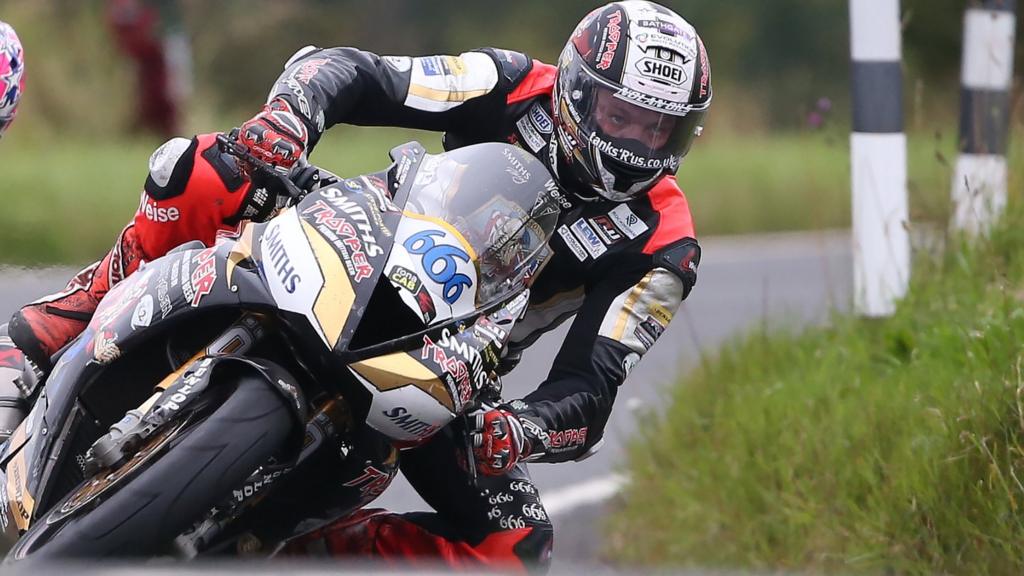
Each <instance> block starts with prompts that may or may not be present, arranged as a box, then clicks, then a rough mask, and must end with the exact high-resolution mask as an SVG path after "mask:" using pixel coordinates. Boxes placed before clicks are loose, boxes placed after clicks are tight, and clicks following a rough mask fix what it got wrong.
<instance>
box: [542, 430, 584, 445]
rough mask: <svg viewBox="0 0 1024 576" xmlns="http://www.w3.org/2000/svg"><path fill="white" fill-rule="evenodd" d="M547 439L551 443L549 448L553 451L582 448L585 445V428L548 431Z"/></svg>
mask: <svg viewBox="0 0 1024 576" xmlns="http://www.w3.org/2000/svg"><path fill="white" fill-rule="evenodd" d="M548 439H549V441H550V442H551V448H552V449H554V450H555V451H559V449H561V450H565V449H567V448H575V447H577V446H583V445H584V444H586V443H587V427H586V426H584V427H583V428H570V429H568V430H548Z"/></svg>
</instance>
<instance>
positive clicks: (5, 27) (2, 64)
mask: <svg viewBox="0 0 1024 576" xmlns="http://www.w3.org/2000/svg"><path fill="white" fill-rule="evenodd" d="M24 91H25V51H24V49H22V47H21V40H19V39H18V35H17V34H16V33H15V32H14V28H12V27H11V25H10V24H7V23H6V22H2V21H0V138H2V137H3V135H4V131H5V130H7V127H8V126H10V125H11V122H14V116H15V115H16V114H17V113H18V101H19V100H20V99H21V94H22V92H24Z"/></svg>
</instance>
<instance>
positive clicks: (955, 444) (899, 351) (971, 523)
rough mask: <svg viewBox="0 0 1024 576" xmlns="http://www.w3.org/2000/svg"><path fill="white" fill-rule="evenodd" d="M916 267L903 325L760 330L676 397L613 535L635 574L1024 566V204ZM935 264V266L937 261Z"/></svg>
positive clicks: (900, 319) (648, 444) (648, 442)
mask: <svg viewBox="0 0 1024 576" xmlns="http://www.w3.org/2000/svg"><path fill="white" fill-rule="evenodd" d="M1015 204H1016V206H1017V207H1016V209H1015V211H1014V212H1013V213H1011V214H1009V215H1008V216H1007V218H1006V222H1005V223H1004V225H1003V226H1002V228H1001V229H1000V230H999V231H998V232H997V233H996V234H994V235H993V237H992V239H991V240H990V241H983V242H980V243H978V245H977V246H975V247H970V248H968V247H964V246H956V247H951V248H950V249H948V250H947V253H946V254H945V255H944V256H942V257H937V258H936V259H935V260H932V261H924V260H922V259H921V258H918V262H917V264H916V266H915V271H914V272H915V275H914V278H913V281H912V286H911V289H910V293H909V296H908V297H907V298H906V300H905V301H904V302H903V303H902V304H901V305H900V306H899V309H898V311H897V312H896V314H895V315H894V316H893V317H892V318H890V319H886V320H882V321H869V320H863V319H857V318H853V317H847V316H836V317H835V318H833V321H832V322H831V325H830V327H827V328H816V329H809V330H807V331H805V332H803V333H800V334H794V333H792V332H787V331H779V332H772V331H768V332H765V331H764V330H763V329H762V330H761V331H758V332H756V333H753V334H750V335H748V336H746V337H744V338H742V339H740V340H738V341H735V342H732V343H731V344H729V345H727V346H726V347H725V348H724V349H723V350H722V351H721V352H720V354H719V355H718V356H717V357H715V358H713V359H708V360H706V361H705V362H703V363H702V365H701V366H700V367H699V368H698V369H697V370H696V371H695V372H694V373H693V374H691V375H690V376H688V377H686V378H685V379H684V380H683V381H682V382H681V383H680V384H679V385H678V386H677V387H675V388H674V389H673V390H672V396H671V398H670V399H666V402H665V405H666V406H667V409H666V410H665V412H664V413H663V414H661V415H659V416H657V417H654V418H653V419H652V420H651V421H650V423H649V425H647V426H646V427H645V428H644V429H643V430H642V432H641V434H640V435H639V437H638V438H637V439H636V440H635V441H634V443H633V444H632V446H631V449H630V455H629V465H628V471H629V473H630V474H631V475H632V478H633V481H632V484H631V485H630V486H629V487H628V489H627V490H626V492H625V494H624V499H623V505H622V508H621V510H620V511H619V512H618V513H617V514H616V515H615V516H614V517H613V518H612V519H611V521H610V522H609V524H608V527H609V534H610V536H609V543H610V549H611V552H610V555H611V556H612V557H614V558H616V559H617V560H620V561H622V562H623V563H626V564H627V565H631V566H632V565H635V564H643V565H651V564H654V565H674V566H678V565H698V566H704V567H727V568H754V569H781V570H799V571H805V570H806V571H812V572H818V571H824V572H829V573H834V572H855V573H856V572H869V573H894V572H895V573H922V574H925V573H928V574H931V573H946V574H1021V573H1024V510H1022V509H1021V507H1022V505H1024V468H1022V466H1024V376H1022V366H1024V349H1022V347H1021V343H1022V342H1024V291H1022V290H1021V287H1022V279H1024V212H1022V210H1021V207H1020V206H1019V204H1020V203H1019V202H1016V203H1015ZM925 260H926V259H925Z"/></svg>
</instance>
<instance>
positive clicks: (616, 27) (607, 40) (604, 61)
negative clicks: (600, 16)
mask: <svg viewBox="0 0 1024 576" xmlns="http://www.w3.org/2000/svg"><path fill="white" fill-rule="evenodd" d="M621 23H622V11H621V10H616V11H615V12H613V13H612V14H611V15H610V16H608V26H607V27H606V28H605V29H604V30H605V36H604V38H602V42H601V52H600V54H599V55H598V61H597V69H598V70H607V69H609V68H611V67H612V60H614V59H615V51H616V50H618V49H619V40H620V39H621V37H622V27H621V26H620V24H621Z"/></svg>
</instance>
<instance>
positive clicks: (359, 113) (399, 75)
mask: <svg viewBox="0 0 1024 576" xmlns="http://www.w3.org/2000/svg"><path fill="white" fill-rule="evenodd" d="M554 77H555V68H554V67H553V66H551V65H548V64H544V63H542V62H539V61H536V60H531V59H530V58H528V57H527V56H526V55H524V54H522V53H519V52H513V51H507V50H500V49H492V48H485V49H481V50H477V51H471V52H466V53H463V54H461V55H459V56H426V57H416V58H413V57H406V56H383V57H381V56H377V55H375V54H372V53H369V52H365V51H361V50H357V49H354V48H332V49H324V50H320V49H314V48H312V47H310V48H307V49H303V50H302V51H300V52H299V53H298V54H296V55H295V56H293V57H292V58H291V59H290V60H289V61H288V63H287V64H286V66H285V71H284V72H283V74H282V75H281V76H280V77H279V78H278V80H277V82H276V83H275V85H274V87H273V89H272V90H271V93H270V96H269V97H268V100H271V99H274V98H282V99H284V100H285V101H287V102H288V103H289V104H290V105H291V108H292V109H293V111H294V112H295V113H297V114H299V115H300V117H301V118H302V119H303V120H304V121H305V123H306V124H307V128H308V130H309V135H310V142H309V144H308V148H307V152H308V151H311V150H312V149H313V148H314V147H315V145H316V142H317V141H318V140H319V138H320V136H321V135H322V134H323V132H324V131H325V130H326V129H328V128H330V127H331V126H333V125H335V124H339V123H348V124H359V125H386V126H399V127H408V128H417V129H426V130H435V131H443V132H444V139H443V142H444V146H445V148H446V149H453V148H457V147H460V146H465V145H469V144H474V143H479V142H488V141H507V142H511V143H514V144H517V145H519V146H521V147H522V148H524V149H526V150H528V151H529V152H531V153H533V154H534V155H536V156H537V157H538V158H540V159H541V160H542V161H543V162H544V163H545V164H547V165H548V166H549V167H552V168H553V169H554V171H555V172H556V174H557V172H558V170H557V168H558V167H557V158H556V153H555V151H554V150H553V149H552V138H551V133H552V128H553V123H552V119H551V105H552V99H551V92H552V88H553V86H554ZM176 140H177V143H176V144H174V145H173V146H172V143H174V142H175V141H174V140H172V141H171V142H169V143H168V144H166V145H165V146H164V148H167V147H168V146H171V147H172V148H177V150H171V151H169V152H168V155H171V154H170V153H171V152H174V154H173V155H172V156H173V157H174V158H177V160H176V161H174V162H173V163H171V164H167V163H161V162H160V161H159V156H160V154H161V151H158V152H157V153H155V154H154V159H156V161H154V160H151V163H150V164H151V165H150V170H151V173H150V177H149V178H148V179H147V182H146V188H145V192H144V193H143V197H142V203H141V204H140V207H139V211H138V214H137V215H136V217H135V220H134V222H133V224H131V225H129V227H128V228H127V229H126V230H125V231H124V232H123V233H122V235H121V237H120V238H119V241H118V244H117V245H116V246H115V251H114V252H117V254H114V252H112V253H111V255H108V256H107V258H106V259H104V260H103V261H101V263H99V264H98V266H99V269H100V272H101V273H99V274H97V269H96V266H97V265H94V266H93V267H91V272H90V269H87V270H86V271H85V272H86V273H88V274H86V275H85V276H87V277H85V276H82V275H80V277H78V278H77V279H76V280H77V284H76V282H75V281H73V282H72V285H69V291H71V292H72V293H73V292H74V290H71V289H72V288H75V289H77V290H79V291H81V289H82V286H84V285H86V284H87V283H88V284H94V283H96V284H100V285H102V288H103V292H104V293H105V291H106V289H109V286H110V285H112V284H113V283H115V282H116V281H117V280H118V279H120V278H121V277H123V276H124V275H125V274H126V273H130V272H131V271H132V270H134V269H135V268H136V267H137V265H138V264H137V260H139V259H145V260H149V259H153V258H156V257H159V256H160V255H162V254H163V253H165V252H166V251H167V250H169V249H170V248H172V247H173V246H175V245H177V244H179V243H181V242H185V241H189V240H196V239H198V240H202V241H203V242H204V243H207V244H210V243H211V242H212V241H213V240H214V236H215V235H216V232H217V230H218V229H227V228H233V227H235V226H236V225H237V224H238V223H239V222H240V221H241V220H243V219H254V220H260V219H263V218H265V217H266V216H267V215H268V214H269V213H270V210H271V209H272V204H273V201H272V199H270V200H269V201H268V199H267V198H265V197H262V196H261V195H260V194H259V193H258V191H257V190H256V189H254V188H253V187H252V186H250V183H249V182H248V181H247V180H245V179H244V178H243V177H242V176H241V175H240V173H239V170H238V167H237V166H235V164H234V162H233V160H232V159H231V158H230V157H228V156H225V155H222V154H220V153H219V151H218V149H217V146H216V144H215V142H214V135H201V136H198V137H196V138H194V139H193V140H192V141H191V142H188V141H185V140H183V139H176ZM186 146H187V148H186ZM562 172H563V173H567V172H568V171H567V170H563V171H562ZM559 184H560V192H559V196H558V201H559V203H560V204H561V209H562V211H561V215H560V217H559V223H558V226H557V234H555V236H554V238H553V240H552V248H553V251H554V255H553V257H552V260H551V261H550V262H549V263H548V264H547V266H546V267H545V270H544V272H543V273H542V274H540V275H539V276H538V278H537V279H536V281H535V283H534V285H533V288H532V291H531V301H530V306H529V308H528V311H527V314H526V317H525V318H524V319H523V320H522V321H521V322H520V323H519V324H518V325H517V326H516V329H515V331H514V332H513V334H512V344H511V345H510V348H509V350H508V353H507V356H506V358H507V359H508V360H509V361H510V362H511V361H513V360H514V359H515V358H517V357H518V355H519V354H520V353H521V352H522V350H523V349H525V348H526V347H528V346H530V345H531V344H532V343H533V342H534V341H536V339H537V338H538V337H539V336H540V335H541V334H543V333H545V332H547V331H549V330H551V329H553V328H555V327H556V326H558V325H559V324H561V323H562V322H564V321H565V320H567V319H569V318H570V317H572V316H573V315H575V320H574V321H573V323H572V326H571V328H570V329H569V332H568V335H567V336H566V338H565V341H564V343H563V345H562V347H561V350H560V351H559V353H558V355H557V357H556V359H555V361H554V364H553V366H552V368H551V371H550V373H549V375H548V377H547V379H546V380H545V381H544V382H542V383H541V384H540V386H539V387H538V388H537V389H536V390H535V391H534V392H531V393H530V394H528V395H526V396H525V397H524V398H522V399H521V400H515V401H512V402H511V403H509V404H508V406H507V407H506V408H507V409H509V410H510V411H512V412H513V413H515V414H516V415H517V416H519V417H520V418H521V419H522V420H523V423H524V426H525V427H527V428H528V430H529V432H530V434H531V436H532V438H533V442H534V446H533V450H532V452H531V454H530V456H529V458H528V461H531V462H532V461H537V462H562V461H568V460H573V459H578V458H580V457H583V456H584V455H587V453H588V452H589V451H591V450H593V449H595V448H596V447H597V446H598V443H599V442H600V440H601V437H602V434H603V430H604V427H605V424H606V422H607V420H608V417H609V415H610V413H611V409H612V404H613V402H614V400H615V396H616V392H617V389H618V387H619V386H620V385H621V384H622V383H623V381H624V380H625V379H626V377H627V376H628V374H629V371H630V369H632V368H633V366H635V365H636V363H637V362H638V361H639V360H640V358H641V357H642V356H643V355H644V354H645V353H646V352H647V351H648V350H649V349H650V348H651V346H653V345H654V343H655V341H656V340H657V339H658V338H659V337H660V336H661V334H662V333H663V332H664V330H665V328H666V327H667V325H668V323H669V322H670V321H671V320H672V317H673V315H674V314H675V313H676V310H677V309H678V307H679V305H680V303H681V302H682V300H683V299H684V298H685V297H686V296H687V294H688V293H689V292H690V289H691V288H692V287H693V285H694V283H695V281H696V270H697V265H698V263H699V260H700V248H699V247H698V244H697V242H696V240H695V233H694V228H693V223H692V219H691V215H690V211H689V207H688V205H687V201H686V198H685V196H684V195H683V193H682V191H681V190H680V189H679V187H678V185H677V183H676V180H675V178H674V177H672V176H667V177H664V178H662V179H661V180H660V181H659V182H657V183H656V185H655V186H654V187H653V188H652V189H651V190H650V192H649V193H648V194H646V195H644V196H640V197H638V198H635V199H633V200H631V201H629V202H626V203H614V202H610V201H607V200H584V198H587V197H589V196H592V195H591V194H590V193H589V192H588V191H587V190H586V189H584V187H583V186H581V185H580V184H578V183H576V182H575V181H571V180H568V179H567V178H562V179H561V180H560V181H559ZM127 245H131V248H132V249H131V250H127V248H125V246H127ZM129 252H130V254H131V257H130V258H127V257H126V254H128V253H129ZM112 258H113V260H112ZM94 276H102V278H96V282H94V281H93V280H94ZM86 291H88V288H86ZM68 293H69V292H68V291H65V292H64V293H62V294H64V295H66V294H68ZM98 296H99V297H102V294H99V295H98ZM15 319H17V315H16V317H15ZM14 326H15V322H14V321H12V332H14V330H13V328H14ZM15 342H18V339H17V338H15ZM454 442H455V441H454V440H453V438H452V437H451V436H450V435H446V434H444V433H440V434H437V435H436V436H435V437H434V439H432V440H431V441H430V442H428V443H427V444H426V445H425V446H422V447H420V448H416V449H413V450H409V451H406V452H404V453H403V455H402V471H403V473H404V474H405V475H406V477H407V478H408V479H409V480H410V482H411V483H412V484H413V485H414V487H415V488H416V489H417V491H419V492H420V494H421V496H423V498H424V499H425V500H426V501H427V502H428V503H429V504H430V505H431V506H432V507H434V509H435V510H436V511H437V512H436V513H416V514H405V515H396V514H389V513H385V512H383V511H373V510H368V511H361V512H359V513H357V514H355V515H353V516H351V517H349V518H346V519H343V520H342V521H338V522H335V523H334V524H332V525H329V526H328V527H326V528H323V529H320V530H318V531H317V532H315V533H312V534H309V535H306V536H303V537H300V538H299V539H297V540H296V541H294V542H292V543H291V545H289V547H288V548H287V549H286V551H287V552H289V553H295V554H306V553H310V552H313V551H326V552H328V553H330V554H333V555H343V554H355V555H371V556H378V557H381V558H385V559H397V560H401V561H403V562H404V561H410V560H414V559H415V558H419V557H423V556H427V557H431V558H433V559H434V560H435V561H436V560H437V559H441V560H443V561H446V562H447V563H449V564H451V565H454V566H474V565H491V566H500V567H508V566H510V565H512V566H520V567H525V568H528V569H536V568H540V569H543V568H545V567H546V565H547V563H548V561H549V558H550V551H551V545H552V528H551V523H550V520H549V519H548V517H547V515H546V513H545V511H544V509H543V505H542V504H541V502H540V499H539V495H538V494H537V490H536V488H535V487H534V486H533V485H532V483H531V482H530V480H529V475H528V473H527V472H526V468H525V466H523V465H519V466H517V467H516V468H515V469H514V470H513V471H512V472H511V473H509V474H506V475H504V476H497V477H488V476H483V477H480V478H479V479H478V484H477V486H476V487H475V488H474V487H473V486H472V485H471V484H470V482H469V478H468V473H467V472H465V471H464V469H463V468H461V467H460V466H459V464H458V463H457V462H456V459H455V454H456V452H457V449H456V446H455V444H454Z"/></svg>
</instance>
